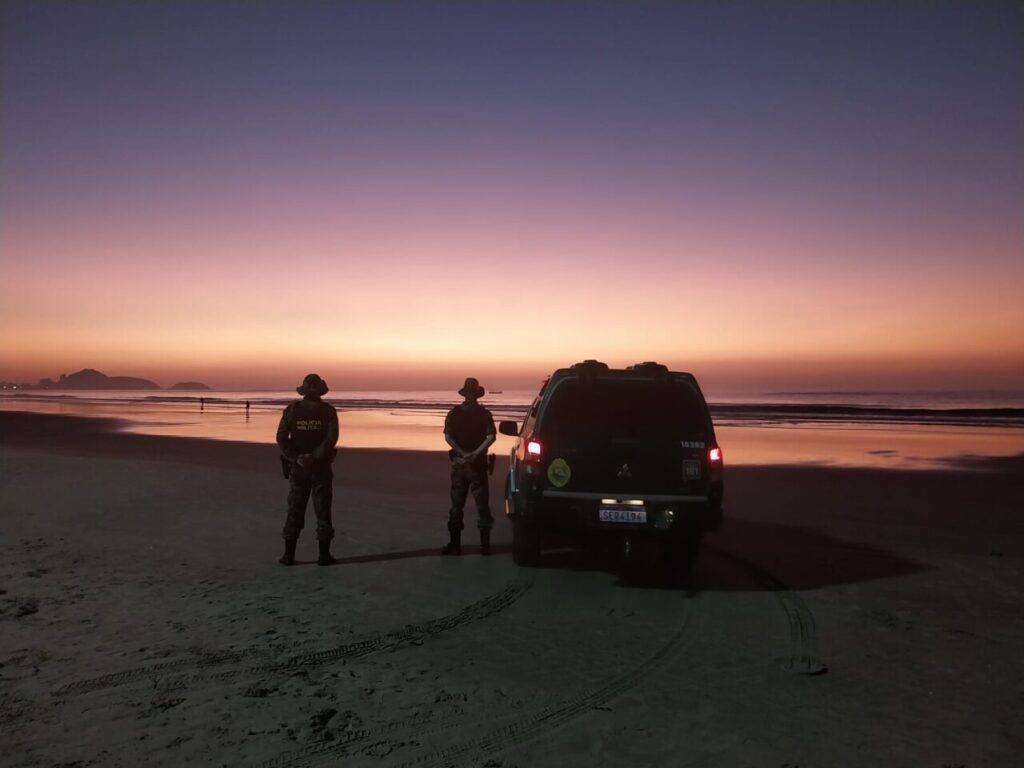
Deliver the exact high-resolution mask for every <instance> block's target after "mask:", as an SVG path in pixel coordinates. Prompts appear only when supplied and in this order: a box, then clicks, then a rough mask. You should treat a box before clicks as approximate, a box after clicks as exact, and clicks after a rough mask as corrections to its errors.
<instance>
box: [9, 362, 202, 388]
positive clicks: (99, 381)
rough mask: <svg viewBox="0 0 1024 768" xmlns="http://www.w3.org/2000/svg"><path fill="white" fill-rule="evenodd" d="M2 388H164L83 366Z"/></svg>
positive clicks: (190, 385) (179, 385) (197, 385)
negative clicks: (51, 377)
mask: <svg viewBox="0 0 1024 768" xmlns="http://www.w3.org/2000/svg"><path fill="white" fill-rule="evenodd" d="M0 389H19V390H20V389H163V387H161V386H160V385H159V384H157V383H156V382H155V381H150V380H149V379H143V378H140V377H138V376H107V375H106V374H105V373H101V372H100V371H97V370H96V369H94V368H83V369H82V370H80V371H78V372H77V373H70V374H64V373H62V374H61V375H60V378H59V379H57V380H56V381H54V380H53V379H40V380H39V383H38V384H15V383H12V382H8V381H3V382H0ZM171 389H175V390H193V391H209V389H210V388H209V387H208V386H206V385H205V384H203V383H201V382H198V381H180V382H178V383H177V384H175V385H174V386H172V387H171Z"/></svg>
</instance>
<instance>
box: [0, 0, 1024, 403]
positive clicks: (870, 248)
mask: <svg viewBox="0 0 1024 768" xmlns="http://www.w3.org/2000/svg"><path fill="white" fill-rule="evenodd" d="M0 329H2V333H0V337H2V339H3V340H2V342H0V345H2V346H0V380H13V381H35V380H36V379H38V378H40V377H44V376H48V377H57V376H58V375H60V374H61V373H71V372H73V371H76V370H79V369H80V368H84V367H92V368H98V369H100V370H102V371H104V372H105V373H108V374H110V375H138V376H146V377H149V378H152V379H154V380H156V381H158V382H160V383H161V384H163V385H165V386H169V385H170V384H172V383H174V382H176V381H181V380H195V379H198V380H201V381H204V382H206V383H208V384H210V385H212V386H217V387H228V388H236V387H253V388H256V387H285V386H294V384H295V383H296V382H297V381H298V380H299V379H301V376H302V375H303V374H304V373H306V372H308V371H311V370H316V371H319V372H321V373H322V374H324V375H325V377H326V378H328V380H329V381H331V383H332V387H333V388H334V389H336V390H337V389H361V388H395V389H406V388H418V387H423V388H436V387H439V386H446V385H447V384H449V383H451V382H455V383H460V382H461V378H462V377H464V376H465V375H476V376H478V377H480V378H481V379H482V380H484V382H485V384H490V385H491V388H502V387H506V388H514V387H517V386H524V385H527V384H529V385H532V384H533V383H534V382H535V381H536V380H537V379H538V378H539V377H541V376H542V375H543V374H545V373H546V372H549V371H550V370H551V369H553V368H554V367H558V366H562V365H566V364H569V363H572V362H575V361H577V360H581V359H584V358H597V359H602V360H605V361H607V362H609V363H611V364H613V365H625V364H630V363H634V362H639V361H642V360H658V361H662V362H665V363H668V364H669V365H671V366H672V367H674V368H676V369H683V370H691V371H693V372H694V373H696V374H697V375H698V377H700V378H701V379H702V381H703V382H704V384H705V389H706V390H709V389H710V390H711V391H715V390H720V391H750V390H759V389H778V388H794V387H795V388H801V389H803V388H807V389H815V388H822V389H851V388H993V389H998V388H1024V5H1022V4H1020V3H1016V2H1007V3H1000V2H943V1H942V0H929V1H928V2H895V1H888V0H887V1H885V2H882V1H881V0H879V1H878V2H871V1H870V0H859V1H858V2H842V1H841V0H836V1H835V2H811V1H808V2H782V1H781V0H780V1H777V2H771V1H766V2H730V1H729V0H724V1H720V0H708V1H702V0H680V1H678V2H643V1H640V2H625V1H623V2H583V1H580V2H539V1H538V2H471V1H470V0H458V1H451V2H437V3H434V2H418V1H414V0H409V1H407V2H393V1H389V0H378V1H372V2H371V1H367V2H309V1H308V0H288V2H255V1H251V2H240V1H237V0H236V1H232V2H217V1H216V0H203V1H202V2H198V1H196V2H185V1H181V2H172V1H167V2H128V1H127V0H125V1H123V2H92V1H90V0H78V1H77V2H70V1H68V0H62V1H61V2H48V1H47V0H33V1H32V2H2V4H0ZM709 384H710V386H709Z"/></svg>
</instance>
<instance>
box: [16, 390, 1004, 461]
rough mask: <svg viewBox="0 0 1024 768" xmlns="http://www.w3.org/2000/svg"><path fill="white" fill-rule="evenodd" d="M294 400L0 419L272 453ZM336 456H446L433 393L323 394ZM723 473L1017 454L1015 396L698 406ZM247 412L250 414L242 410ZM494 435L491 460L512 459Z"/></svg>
mask: <svg viewBox="0 0 1024 768" xmlns="http://www.w3.org/2000/svg"><path fill="white" fill-rule="evenodd" d="M534 394H535V393H534V392H531V391H523V390H519V391H505V392H491V393H488V394H487V396H486V397H485V398H484V401H483V402H484V403H485V405H487V407H488V408H490V409H491V411H492V413H493V414H494V417H495V420H498V421H500V420H505V419H507V420H515V421H521V420H522V416H523V414H524V413H525V411H526V409H527V407H528V406H529V404H530V403H531V402H532V399H533V396H534ZM296 397H297V395H295V393H294V391H291V390H280V391H208V392H184V391H172V390H158V391H130V392H129V391H55V390H45V391H44V390H28V391H25V390H21V391H17V390H5V391H2V392H0V410H16V411H32V412H41V413H62V414H70V415H76V416H85V417H106V418H111V419H116V420H117V422H118V427H119V428H120V429H123V430H126V431H129V432H139V433H145V434H156V435H170V436H186V437H203V438H209V439H214V440H239V441H244V442H257V443H272V442H274V435H275V431H276V427H277V422H278V419H279V417H280V413H281V410H282V409H283V408H284V406H285V405H286V404H287V403H288V402H290V401H291V400H293V399H295V398H296ZM326 399H327V400H328V401H329V402H331V403H332V404H334V405H335V406H336V407H337V408H338V410H339V418H340V423H341V440H340V444H341V445H342V446H345V447H355V448H391V449H404V450H436V451H441V450H446V448H447V446H446V445H445V443H444V440H443V438H442V436H441V433H442V426H443V423H444V414H445V413H446V412H447V410H448V408H450V407H451V406H452V405H453V404H454V403H455V402H457V401H458V400H459V397H458V395H456V394H455V393H452V392H440V391H358V392H354V391H350V392H345V391H341V392H331V393H330V394H329V395H328V396H327V398H326ZM708 401H709V403H710V406H711V411H712V416H713V418H714V421H715V427H716V433H717V436H718V440H719V444H720V445H721V446H722V448H723V451H724V453H725V458H726V462H727V464H794V463H797V464H807V463H812V464H821V465H839V466H871V467H890V468H898V469H918V468H920V469H926V468H927V469H931V468H935V467H937V466H957V465H960V466H962V465H965V464H971V463H977V462H978V460H979V459H983V458H986V457H999V456H1011V455H1017V454H1024V391H1005V390H1003V391H981V390H964V391H851V392H767V393H759V394H754V395H749V394H743V395H740V394H732V395H730V394H728V393H711V394H709V395H708ZM246 403H248V404H249V408H248V410H247V409H246ZM511 445H512V438H509V437H506V436H504V435H499V437H498V443H497V445H496V447H495V449H494V450H495V451H496V452H499V453H505V452H507V451H508V450H510V449H511Z"/></svg>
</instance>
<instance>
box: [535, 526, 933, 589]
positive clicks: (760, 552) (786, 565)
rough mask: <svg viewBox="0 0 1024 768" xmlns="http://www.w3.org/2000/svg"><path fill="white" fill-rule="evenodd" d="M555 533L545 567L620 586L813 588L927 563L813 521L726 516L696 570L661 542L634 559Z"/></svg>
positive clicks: (706, 539)
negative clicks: (589, 574)
mask: <svg viewBox="0 0 1024 768" xmlns="http://www.w3.org/2000/svg"><path fill="white" fill-rule="evenodd" d="M559 543H560V542H558V541H554V540H553V541H551V542H548V543H547V546H548V547H549V549H548V551H546V552H545V554H544V558H543V564H542V567H543V568H551V569H568V570H576V571H580V570H582V571H604V572H607V573H609V574H612V575H615V576H617V577H618V578H619V582H618V584H619V586H621V587H626V588H644V589H680V588H682V589H688V590H691V591H692V590H698V591H710V592H729V591H751V590H763V591H774V590H779V589H790V590H809V589H819V588H822V587H829V586H837V585H841V584H854V583H859V582H865V581H874V580H877V579H888V578H895V577H900V576H907V575H910V574H913V573H918V572H921V571H924V570H926V569H927V568H928V566H927V565H925V564H922V563H919V562H915V561H913V560H910V559H908V558H905V557H902V556H900V555H898V554H896V553H894V552H891V551H888V550H884V549H879V548H877V547H871V546H867V545H864V544H861V543H857V542H851V541H845V540H843V539H839V538H836V537H834V536H830V535H828V534H825V533H822V532H821V531H818V530H815V529H813V528H807V527H803V526H793V525H783V524H779V523H762V522H751V521H745V520H737V519H727V520H726V522H725V523H724V524H723V526H722V529H721V530H719V531H717V532H715V533H710V534H707V535H706V536H705V537H704V541H703V543H702V545H701V550H700V553H699V554H698V556H697V562H696V565H695V568H694V570H693V572H692V573H690V574H685V573H682V572H681V571H680V569H679V568H678V567H677V566H676V564H674V563H670V562H665V560H664V558H663V557H662V556H661V555H662V553H661V549H660V547H658V546H657V545H654V544H648V545H646V546H644V545H638V546H637V547H636V548H635V552H634V555H635V556H634V558H633V559H632V562H629V561H626V560H625V559H624V558H623V557H622V556H621V553H619V552H608V551H607V550H601V549H597V548H585V549H578V548H571V549H569V548H558V549H555V550H553V551H552V550H551V549H550V547H551V546H552V545H556V546H557V545H558V544H559Z"/></svg>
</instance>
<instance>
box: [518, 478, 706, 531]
mask: <svg viewBox="0 0 1024 768" xmlns="http://www.w3.org/2000/svg"><path fill="white" fill-rule="evenodd" d="M714 491H715V489H712V493H711V495H691V494H643V493H641V494H630V495H628V496H627V497H625V498H624V497H622V495H621V494H616V493H600V492H575V491H557V490H552V489H547V490H544V491H541V492H540V493H537V494H535V495H534V496H533V498H532V503H527V504H526V505H525V506H524V507H521V508H522V509H524V511H525V512H526V514H528V515H529V516H530V517H531V518H532V519H533V520H535V521H537V522H538V523H539V524H540V525H541V526H542V527H543V528H545V529H550V530H554V531H560V532H562V533H566V534H585V535H609V536H614V535H630V536H635V535H649V536H653V537H671V536H673V535H674V534H679V533H685V532H691V531H694V530H702V531H709V530H716V529H717V528H718V527H719V526H720V525H721V521H722V509H721V493H720V489H719V493H718V495H717V496H715V495H714ZM625 502H632V503H633V505H635V506H636V507H637V508H638V509H643V511H644V515H645V517H646V520H645V522H607V521H603V520H601V519H600V510H601V508H602V507H603V506H608V505H610V504H613V503H625ZM637 502H640V503H639V504H637Z"/></svg>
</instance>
